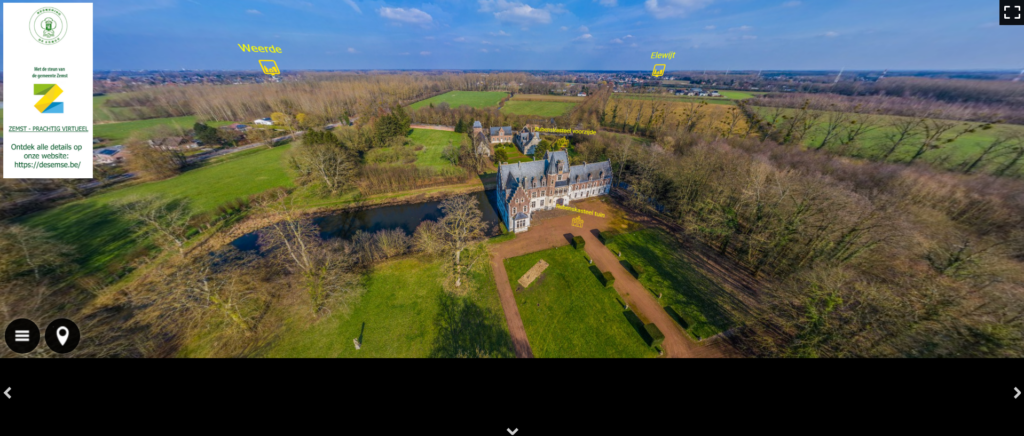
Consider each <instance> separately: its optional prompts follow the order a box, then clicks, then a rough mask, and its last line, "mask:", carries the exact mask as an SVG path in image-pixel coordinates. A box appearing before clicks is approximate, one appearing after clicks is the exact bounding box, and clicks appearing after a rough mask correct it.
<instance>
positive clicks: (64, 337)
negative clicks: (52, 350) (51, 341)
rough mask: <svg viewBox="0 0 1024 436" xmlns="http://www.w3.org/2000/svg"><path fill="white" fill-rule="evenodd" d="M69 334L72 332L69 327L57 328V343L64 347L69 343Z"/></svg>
mask: <svg viewBox="0 0 1024 436" xmlns="http://www.w3.org/2000/svg"><path fill="white" fill-rule="evenodd" d="M69 334H70V332H68V328H67V327H64V326H60V327H57V341H59V342H60V345H61V346H63V345H64V343H65V342H67V341H68V335H69Z"/></svg>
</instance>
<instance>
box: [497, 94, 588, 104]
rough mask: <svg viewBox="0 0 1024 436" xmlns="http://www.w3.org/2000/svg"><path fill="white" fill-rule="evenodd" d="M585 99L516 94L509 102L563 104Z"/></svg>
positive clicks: (567, 96) (570, 96)
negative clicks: (553, 102)
mask: <svg viewBox="0 0 1024 436" xmlns="http://www.w3.org/2000/svg"><path fill="white" fill-rule="evenodd" d="M586 99H587V98H586V97H577V96H574V95H550V94H516V95H515V96H513V97H512V98H510V99H509V101H560V102H565V103H579V102H581V101H583V100H586Z"/></svg>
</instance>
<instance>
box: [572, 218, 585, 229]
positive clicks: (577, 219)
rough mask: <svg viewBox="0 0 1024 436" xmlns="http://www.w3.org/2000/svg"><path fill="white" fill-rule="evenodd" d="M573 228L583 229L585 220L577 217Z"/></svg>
mask: <svg viewBox="0 0 1024 436" xmlns="http://www.w3.org/2000/svg"><path fill="white" fill-rule="evenodd" d="M572 226H573V227H579V228H581V229H582V228H583V218H581V217H580V216H579V215H577V216H576V218H573V219H572Z"/></svg>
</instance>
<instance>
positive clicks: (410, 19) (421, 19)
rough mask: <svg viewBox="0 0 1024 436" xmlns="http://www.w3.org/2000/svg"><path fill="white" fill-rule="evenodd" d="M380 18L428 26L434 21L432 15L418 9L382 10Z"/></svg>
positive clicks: (387, 8)
mask: <svg viewBox="0 0 1024 436" xmlns="http://www.w3.org/2000/svg"><path fill="white" fill-rule="evenodd" d="M380 16H382V17H384V18H387V19H389V20H395V21H403V22H406V23H413V24H427V23H429V22H431V21H433V20H434V18H433V17H431V16H430V14H428V13H426V12H423V11H421V10H419V9H416V8H409V9H405V8H389V7H383V8H380Z"/></svg>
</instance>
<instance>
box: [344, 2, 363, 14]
mask: <svg viewBox="0 0 1024 436" xmlns="http://www.w3.org/2000/svg"><path fill="white" fill-rule="evenodd" d="M345 4H347V5H349V6H351V7H352V9H355V11H356V12H359V13H360V14H361V13H363V11H361V10H359V5H357V4H356V2H354V1H352V0H345Z"/></svg>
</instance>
